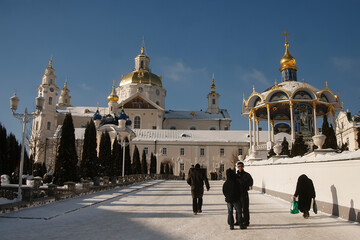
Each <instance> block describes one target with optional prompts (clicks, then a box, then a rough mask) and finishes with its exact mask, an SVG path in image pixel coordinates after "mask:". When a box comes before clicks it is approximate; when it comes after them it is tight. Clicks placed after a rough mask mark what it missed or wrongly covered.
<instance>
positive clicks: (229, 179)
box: [222, 168, 246, 230]
mask: <svg viewBox="0 0 360 240" xmlns="http://www.w3.org/2000/svg"><path fill="white" fill-rule="evenodd" d="M222 190H223V194H224V196H225V202H226V204H227V208H228V219H227V222H228V224H229V225H230V230H233V229H234V216H233V211H234V208H235V210H236V212H237V213H239V214H237V215H236V217H237V219H236V222H240V223H242V222H243V221H242V214H241V212H242V210H241V203H240V194H241V191H240V188H239V184H238V181H237V180H236V174H235V172H234V171H233V170H232V169H231V168H229V169H228V170H226V181H225V183H224V185H223V189H222ZM240 228H241V229H246V226H244V225H240Z"/></svg>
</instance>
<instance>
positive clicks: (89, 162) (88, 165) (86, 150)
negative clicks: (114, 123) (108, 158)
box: [80, 119, 98, 179]
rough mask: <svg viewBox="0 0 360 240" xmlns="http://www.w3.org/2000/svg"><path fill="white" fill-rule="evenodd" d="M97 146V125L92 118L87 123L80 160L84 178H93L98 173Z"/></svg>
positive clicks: (81, 172)
mask: <svg viewBox="0 0 360 240" xmlns="http://www.w3.org/2000/svg"><path fill="white" fill-rule="evenodd" d="M96 147H97V142H96V127H95V124H94V121H93V120H92V119H91V120H90V121H89V122H88V123H87V124H86V129H85V134H84V145H83V154H82V158H81V162H80V174H81V177H82V178H84V179H86V178H91V179H93V178H94V177H96V175H97V172H98V170H97V168H98V163H97V162H98V158H97V150H96Z"/></svg>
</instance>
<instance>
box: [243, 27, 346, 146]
mask: <svg viewBox="0 0 360 240" xmlns="http://www.w3.org/2000/svg"><path fill="white" fill-rule="evenodd" d="M282 35H283V36H285V54H284V56H283V57H282V58H281V60H280V65H281V68H280V72H281V83H277V82H276V81H275V84H274V85H273V86H271V87H269V88H268V89H266V90H265V91H264V92H262V93H259V92H257V91H255V88H254V87H253V92H252V93H251V95H250V96H249V98H248V99H245V98H244V99H243V104H242V115H243V116H246V117H248V118H249V136H250V149H251V150H252V151H255V150H257V149H264V148H263V147H261V146H259V122H260V121H266V122H267V129H268V139H267V140H268V143H267V149H270V148H271V146H272V145H273V142H274V134H277V133H279V132H286V133H288V134H290V135H291V141H292V142H294V141H295V137H296V136H298V135H302V136H303V137H304V139H305V141H309V140H311V137H312V136H314V135H318V134H319V131H318V127H319V126H318V124H317V118H322V117H323V116H324V115H327V116H328V117H329V118H332V121H330V122H332V124H333V126H334V128H335V127H336V126H335V120H334V119H335V113H336V112H338V111H339V110H341V105H340V96H339V93H337V95H335V94H334V93H333V92H332V91H331V90H330V89H329V88H328V84H327V82H326V83H325V88H323V89H321V90H319V89H317V88H315V87H313V86H311V85H309V84H307V83H305V81H304V80H302V81H301V82H298V81H297V70H298V68H297V66H296V60H295V58H294V57H293V56H292V55H291V54H290V51H289V43H288V41H287V37H288V36H289V34H288V33H286V31H285V32H284V33H283V34H282Z"/></svg>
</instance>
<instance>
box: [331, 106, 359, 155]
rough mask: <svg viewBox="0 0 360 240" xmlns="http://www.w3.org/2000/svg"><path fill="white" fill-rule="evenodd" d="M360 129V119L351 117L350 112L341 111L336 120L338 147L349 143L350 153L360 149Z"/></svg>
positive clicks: (356, 116)
mask: <svg viewBox="0 0 360 240" xmlns="http://www.w3.org/2000/svg"><path fill="white" fill-rule="evenodd" d="M359 127H360V117H359V116H358V115H355V116H351V113H350V112H349V111H347V112H344V111H341V112H340V113H339V114H338V116H337V118H336V139H337V142H338V146H341V145H343V144H345V143H347V145H348V148H349V150H350V151H354V150H357V149H359V144H358V142H357V134H358V128H359Z"/></svg>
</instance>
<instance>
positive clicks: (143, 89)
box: [30, 48, 248, 173]
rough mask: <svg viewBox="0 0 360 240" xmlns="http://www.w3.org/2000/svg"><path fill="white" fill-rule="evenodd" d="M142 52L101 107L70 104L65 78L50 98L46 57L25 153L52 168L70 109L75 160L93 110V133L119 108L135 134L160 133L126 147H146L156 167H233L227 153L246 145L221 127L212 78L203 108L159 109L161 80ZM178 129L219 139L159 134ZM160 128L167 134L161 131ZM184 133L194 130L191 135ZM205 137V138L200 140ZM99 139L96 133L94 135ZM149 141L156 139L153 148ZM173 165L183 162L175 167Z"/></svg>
mask: <svg viewBox="0 0 360 240" xmlns="http://www.w3.org/2000/svg"><path fill="white" fill-rule="evenodd" d="M144 50H145V49H144V48H142V49H141V53H140V54H139V55H138V56H137V57H135V68H134V71H132V72H130V73H128V74H126V75H125V76H122V79H121V81H120V84H119V85H118V87H116V86H115V81H114V83H113V88H112V91H111V93H110V95H109V96H108V98H107V100H108V103H107V107H94V106H81V107H80V106H72V104H71V102H70V100H71V96H70V90H69V88H68V85H67V82H65V84H64V88H63V89H62V90H61V92H60V95H59V97H58V101H56V100H57V96H58V92H59V90H60V89H59V88H58V87H57V85H56V76H55V69H54V68H53V67H52V61H50V63H49V66H48V67H47V68H46V69H45V74H44V75H43V77H42V83H41V84H40V86H39V87H38V96H43V97H44V98H45V106H44V109H43V110H42V111H41V114H40V115H39V116H38V117H36V118H35V119H34V120H33V127H32V136H31V140H30V154H34V159H35V161H39V162H44V161H45V162H46V163H47V166H48V168H49V169H50V171H52V170H53V166H54V164H55V160H56V149H57V148H58V143H59V137H60V133H61V126H62V124H63V121H64V118H65V115H66V114H67V113H69V112H71V114H72V118H73V123H74V127H75V132H76V144H77V151H78V157H79V159H81V155H82V143H83V134H84V131H85V126H86V124H87V123H88V122H89V121H90V120H91V119H95V115H96V114H95V113H96V112H97V111H98V113H99V114H98V115H97V117H100V119H98V120H96V121H95V124H96V126H97V127H98V131H101V130H100V128H101V126H104V125H107V124H110V125H111V124H115V125H117V118H118V115H119V114H120V111H121V109H122V108H124V110H125V112H126V115H128V116H129V120H131V121H132V126H131V128H132V129H134V131H135V132H136V133H137V132H138V131H148V132H149V133H151V134H153V135H154V136H159V135H161V136H162V137H161V138H157V137H156V138H154V139H151V140H149V139H145V138H141V137H140V135H141V134H140V135H139V136H137V137H136V138H135V139H134V140H133V142H134V143H133V144H132V145H134V144H136V145H137V146H138V148H139V150H140V151H142V150H143V149H144V148H147V151H148V153H149V154H151V153H154V154H155V155H156V156H158V166H160V162H161V161H169V160H170V161H171V162H172V163H173V166H174V173H180V168H181V169H188V168H189V166H190V165H189V164H190V163H194V162H196V163H197V162H199V163H201V164H202V165H203V166H204V167H206V168H207V169H208V170H209V171H213V170H214V169H215V168H216V167H217V168H219V166H220V165H219V164H223V165H222V167H224V166H226V167H230V166H233V163H231V164H230V163H229V161H230V160H229V157H230V155H232V154H233V155H234V156H235V157H237V155H238V153H239V152H240V153H242V154H246V153H247V151H248V150H247V145H248V143H247V140H246V139H244V138H241V137H240V138H237V140H234V141H231V142H229V141H228V138H229V137H230V136H233V135H234V134H236V132H233V131H231V132H230V131H227V130H230V124H231V118H230V116H229V114H228V112H227V110H226V109H221V108H220V107H219V106H220V104H219V98H220V94H218V93H217V92H216V91H215V84H214V79H212V85H211V91H210V93H209V94H208V95H207V98H208V107H207V111H206V112H205V111H202V110H201V111H191V110H189V111H177V110H165V97H166V90H165V89H164V88H163V87H162V78H161V77H159V76H157V75H156V74H154V73H152V72H151V71H150V58H149V57H148V56H146V55H145V51H144ZM109 119H110V122H109ZM111 119H112V120H111ZM101 129H103V128H101ZM166 129H172V130H166ZM180 130H206V131H204V132H202V131H192V132H199V133H200V132H202V134H203V135H204V134H205V135H209V136H211V134H214V132H217V133H216V134H220V135H222V136H224V137H223V138H222V139H223V140H221V141H220V140H219V139H220V138H219V137H207V138H204V139H203V141H200V142H199V141H198V140H197V138H193V137H190V138H186V141H178V140H174V138H170V137H169V138H166V137H164V136H170V135H171V136H173V134H170V133H171V132H172V131H173V133H175V132H176V133H178V132H177V131H180ZM213 130H216V131H213ZM219 130H221V131H219ZM165 132H167V133H166V134H165ZM100 134H101V133H100V132H99V135H100ZM190 135H191V136H194V135H197V134H194V133H192V134H190ZM141 136H143V135H141ZM210 138H211V140H206V139H210ZM231 138H233V137H231ZM113 139H114V138H112V140H113ZM234 139H236V138H234ZM99 140H100V137H99V136H98V141H99ZM154 143H157V146H156V147H155V145H154ZM219 146H222V148H221V149H222V150H221V151H222V153H221V154H222V155H221V156H219V151H220V150H219ZM163 148H166V149H167V154H166V155H162V154H159V152H158V151H159V149H163ZM180 148H182V150H181V151H185V153H184V155H181V156H179V151H180V150H179V149H180ZM239 149H241V150H239ZM199 151H202V154H201V155H199ZM203 154H204V155H203ZM179 163H184V164H182V165H181V166H180V165H179ZM182 171H184V170H182ZM185 173H186V171H185Z"/></svg>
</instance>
